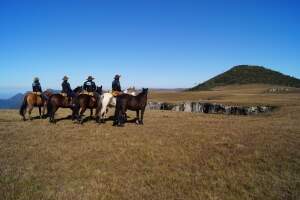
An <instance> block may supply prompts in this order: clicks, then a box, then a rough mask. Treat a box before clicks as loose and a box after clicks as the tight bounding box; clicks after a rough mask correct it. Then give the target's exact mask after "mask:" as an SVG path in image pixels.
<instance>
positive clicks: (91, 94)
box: [80, 91, 94, 97]
mask: <svg viewBox="0 0 300 200" xmlns="http://www.w3.org/2000/svg"><path fill="white" fill-rule="evenodd" d="M80 94H87V95H89V96H92V97H93V96H94V92H88V91H83V92H81V93H80Z"/></svg>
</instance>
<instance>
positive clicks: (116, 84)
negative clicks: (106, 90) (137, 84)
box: [111, 74, 122, 96]
mask: <svg viewBox="0 0 300 200" xmlns="http://www.w3.org/2000/svg"><path fill="white" fill-rule="evenodd" d="M120 77H121V76H120V75H119V74H117V75H115V78H114V80H113V82H112V86H111V87H112V94H113V95H114V96H117V95H119V94H120V93H121V92H122V90H121V84H120Z"/></svg>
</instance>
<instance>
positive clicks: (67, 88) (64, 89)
mask: <svg viewBox="0 0 300 200" xmlns="http://www.w3.org/2000/svg"><path fill="white" fill-rule="evenodd" d="M61 87H62V92H63V93H67V94H68V95H69V94H71V93H72V89H71V86H70V83H69V82H68V81H63V82H62V84H61Z"/></svg>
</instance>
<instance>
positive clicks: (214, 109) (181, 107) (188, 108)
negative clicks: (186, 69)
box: [147, 101, 275, 115]
mask: <svg viewBox="0 0 300 200" xmlns="http://www.w3.org/2000/svg"><path fill="white" fill-rule="evenodd" d="M274 108H275V107H274V106H228V105H223V104H216V103H206V102H190V101H187V102H181V103H166V102H148V105H147V109H150V110H170V111H181V112H196V113H197V112H198V113H211V114H227V115H255V114H259V113H269V112H272V110H273V109H274Z"/></svg>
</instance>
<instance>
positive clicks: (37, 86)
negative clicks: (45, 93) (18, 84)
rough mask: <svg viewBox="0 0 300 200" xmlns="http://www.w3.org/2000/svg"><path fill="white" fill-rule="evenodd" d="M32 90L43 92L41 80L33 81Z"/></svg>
mask: <svg viewBox="0 0 300 200" xmlns="http://www.w3.org/2000/svg"><path fill="white" fill-rule="evenodd" d="M32 91H33V92H42V87H41V84H40V82H39V81H35V82H33V83H32Z"/></svg>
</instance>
